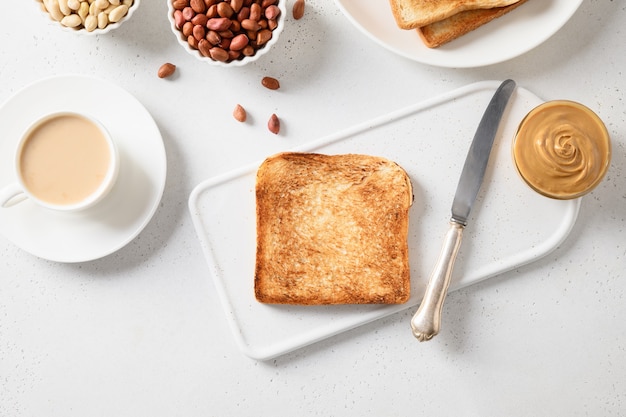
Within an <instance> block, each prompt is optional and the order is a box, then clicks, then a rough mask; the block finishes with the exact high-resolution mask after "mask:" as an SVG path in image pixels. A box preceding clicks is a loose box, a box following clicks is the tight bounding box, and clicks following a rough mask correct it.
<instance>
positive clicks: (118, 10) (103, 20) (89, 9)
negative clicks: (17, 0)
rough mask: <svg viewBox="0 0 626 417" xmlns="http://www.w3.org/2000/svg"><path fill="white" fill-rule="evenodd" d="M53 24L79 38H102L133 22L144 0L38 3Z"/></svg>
mask: <svg viewBox="0 0 626 417" xmlns="http://www.w3.org/2000/svg"><path fill="white" fill-rule="evenodd" d="M36 1H37V3H39V4H40V6H41V10H42V11H43V12H44V13H45V14H46V15H48V17H49V18H50V20H51V21H52V22H53V23H56V24H58V25H59V26H60V27H61V28H63V29H64V30H67V31H70V32H73V33H77V34H80V35H103V34H105V33H108V32H110V31H111V30H114V29H116V28H118V27H120V26H121V25H122V24H123V23H124V22H126V21H128V20H130V18H131V16H132V15H133V13H135V11H136V10H137V8H138V7H139V3H140V2H141V0H36Z"/></svg>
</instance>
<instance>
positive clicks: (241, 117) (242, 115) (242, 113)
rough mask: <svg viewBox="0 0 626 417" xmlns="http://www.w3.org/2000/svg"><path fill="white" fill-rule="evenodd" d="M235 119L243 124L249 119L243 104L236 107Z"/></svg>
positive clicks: (234, 111)
mask: <svg viewBox="0 0 626 417" xmlns="http://www.w3.org/2000/svg"><path fill="white" fill-rule="evenodd" d="M233 117H234V118H235V120H237V121H238V122H241V123H243V122H245V121H246V119H247V118H248V114H247V113H246V109H244V108H243V106H242V105H241V104H237V105H236V106H235V110H233Z"/></svg>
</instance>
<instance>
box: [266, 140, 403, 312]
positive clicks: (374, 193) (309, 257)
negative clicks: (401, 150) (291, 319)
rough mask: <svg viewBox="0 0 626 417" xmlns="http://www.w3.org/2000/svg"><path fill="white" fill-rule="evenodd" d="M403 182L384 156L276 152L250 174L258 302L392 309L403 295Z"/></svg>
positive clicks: (401, 301)
mask: <svg viewBox="0 0 626 417" xmlns="http://www.w3.org/2000/svg"><path fill="white" fill-rule="evenodd" d="M412 202H413V192H412V186H411V182H410V179H409V177H408V175H407V174H406V172H405V171H404V170H403V169H402V168H401V167H400V166H399V165H397V164H396V163H394V162H392V161H389V160H387V159H384V158H380V157H374V156H368V155H356V154H344V155H322V154H314V153H297V152H296V153H293V152H289V153H280V154H277V155H274V156H272V157H270V158H268V159H266V160H265V161H264V162H263V163H262V164H261V166H260V167H259V169H258V171H257V182H256V204H257V206H256V215H257V253H256V267H255V277H254V289H255V295H256V298H257V300H258V301H260V302H263V303H277V304H300V305H319V304H371V303H380V304H391V303H403V302H406V301H407V300H408V298H409V295H410V270H409V259H408V242H407V239H408V224H409V207H410V206H411V204H412Z"/></svg>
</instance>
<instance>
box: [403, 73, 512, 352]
mask: <svg viewBox="0 0 626 417" xmlns="http://www.w3.org/2000/svg"><path fill="white" fill-rule="evenodd" d="M514 89H515V82H514V81H513V80H506V81H504V82H503V83H502V84H500V86H499V87H498V89H497V90H496V92H495V94H494V96H493V97H492V99H491V101H490V102H489V105H488V106H487V109H486V110H485V114H483V117H482V119H481V121H480V124H479V125H478V129H477V130H476V134H475V135H474V139H473V140H472V144H471V145H470V149H469V152H468V154H467V157H466V159H465V164H464V165H463V170H462V171H461V178H460V179H459V183H458V185H457V189H456V194H455V195H454V200H453V202H452V217H451V218H450V224H449V228H448V232H447V233H446V234H445V238H444V243H443V246H442V248H441V253H440V254H439V259H438V260H437V263H436V264H435V267H434V268H433V272H432V274H431V276H430V279H429V282H428V286H427V287H426V292H425V294H424V298H423V299H422V302H421V303H420V306H419V308H418V309H417V312H416V313H415V315H414V316H413V318H412V319H411V328H412V329H413V335H414V336H415V337H416V338H417V339H418V340H419V341H420V342H423V341H426V340H430V339H432V338H433V336H435V335H437V334H438V333H439V329H440V327H441V311H442V309H443V303H444V301H445V298H446V294H447V292H448V287H449V285H450V277H451V275H452V270H453V268H454V262H455V260H456V257H457V255H458V253H459V248H460V247H461V240H462V237H463V230H464V229H465V226H467V220H468V218H469V215H470V211H471V210H472V206H473V205H474V201H476V196H477V195H478V191H479V190H480V186H481V184H482V182H483V178H484V176H485V171H486V170H487V163H488V162H489V155H490V154H491V148H492V147H493V141H494V139H495V137H496V133H497V131H498V127H499V126H500V121H501V120H502V115H503V114H504V110H505V109H506V106H507V103H508V102H509V98H510V97H511V94H512V93H513V90H514Z"/></svg>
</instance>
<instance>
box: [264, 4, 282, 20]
mask: <svg viewBox="0 0 626 417" xmlns="http://www.w3.org/2000/svg"><path fill="white" fill-rule="evenodd" d="M278 16H280V9H279V8H278V6H276V5H275V4H272V5H271V6H268V7H267V9H265V18H266V19H267V20H274V19H278Z"/></svg>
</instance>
